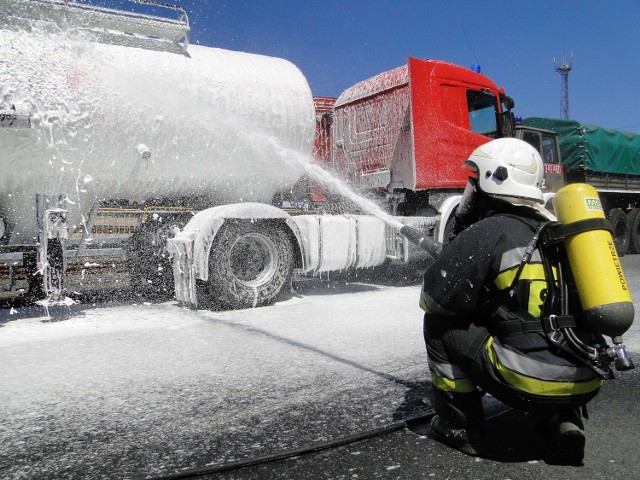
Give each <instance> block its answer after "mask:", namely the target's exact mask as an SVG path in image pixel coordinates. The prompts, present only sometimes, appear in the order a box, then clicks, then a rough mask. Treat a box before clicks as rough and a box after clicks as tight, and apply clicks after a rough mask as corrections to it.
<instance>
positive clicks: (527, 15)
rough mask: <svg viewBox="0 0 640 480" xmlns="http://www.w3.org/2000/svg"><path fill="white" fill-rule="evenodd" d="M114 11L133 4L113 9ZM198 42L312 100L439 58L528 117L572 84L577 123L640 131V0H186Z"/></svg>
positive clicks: (550, 107) (554, 112)
mask: <svg viewBox="0 0 640 480" xmlns="http://www.w3.org/2000/svg"><path fill="white" fill-rule="evenodd" d="M102 3H103V4H107V5H126V8H129V9H135V8H136V7H135V6H134V4H131V3H129V2H126V1H125V0H103V2H102ZM173 3H175V4H178V5H180V6H182V7H183V8H184V9H185V10H186V11H187V12H188V14H189V18H190V22H191V27H192V32H191V42H192V43H198V44H201V45H207V46H213V47H219V48H226V49H230V50H239V51H245V52H251V53H259V54H264V55H271V56H277V57H282V58H286V59H288V60H290V61H291V62H293V63H294V64H296V65H297V66H298V67H299V68H300V69H301V70H302V72H303V73H304V74H305V76H306V77H307V80H308V81H309V84H310V85H311V89H312V91H313V94H314V95H326V96H338V95H339V94H340V93H341V92H342V91H343V90H345V89H346V88H347V87H349V86H351V85H353V84H354V83H356V82H358V81H360V80H364V79H366V78H368V77H371V76H373V75H375V74H377V73H380V72H383V71H385V70H389V69H392V68H395V67H397V66H399V65H402V64H403V63H405V62H406V57H407V56H414V57H418V58H437V59H441V60H446V61H449V62H452V63H457V64H460V65H463V66H470V65H472V64H474V63H479V64H480V65H481V66H482V73H484V74H485V75H487V76H489V77H491V78H492V79H493V80H494V81H495V82H496V83H497V84H499V85H501V86H503V87H504V88H505V89H506V91H507V94H509V95H511V96H512V97H513V98H514V99H515V101H516V108H515V112H516V114H518V115H521V116H523V117H530V116H543V117H553V118H558V117H560V97H561V79H560V75H559V74H558V73H556V72H555V70H554V64H553V59H554V57H555V58H556V61H557V62H558V63H560V62H561V61H562V58H563V55H564V58H565V60H566V61H567V62H568V61H569V60H570V54H571V52H573V55H574V58H573V61H572V66H573V69H572V71H571V73H570V75H569V116H570V118H572V119H574V120H578V121H581V122H584V123H590V124H597V125H601V126H603V127H608V128H619V129H622V130H626V131H632V132H636V133H640V93H639V88H638V87H639V86H640V81H639V79H640V57H639V56H638V54H637V52H638V47H640V1H638V0H625V1H611V2H602V1H590V0H582V1H563V0H556V1H547V0H543V1H531V0H530V1H515V0H514V1H498V0H484V1H482V0H477V1H470V0H459V1H456V0H449V1H433V0H422V1H419V0H395V1H391V0H388V1H387V0H370V1H365V0H322V1H317V0H298V1H295V0H271V1H248V0H246V1H243V0H226V1H219V0H210V1H206V0H184V1H179V0H176V1H173Z"/></svg>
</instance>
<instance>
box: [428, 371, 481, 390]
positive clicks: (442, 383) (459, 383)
mask: <svg viewBox="0 0 640 480" xmlns="http://www.w3.org/2000/svg"><path fill="white" fill-rule="evenodd" d="M431 383H432V384H433V386H434V387H436V388H437V389H438V390H442V391H444V392H454V393H470V392H473V391H475V389H476V387H475V385H474V384H473V383H471V380H469V379H468V378H458V379H455V380H453V379H451V378H445V377H441V376H439V375H437V374H436V373H434V372H433V371H432V372H431Z"/></svg>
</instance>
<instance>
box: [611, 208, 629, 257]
mask: <svg viewBox="0 0 640 480" xmlns="http://www.w3.org/2000/svg"><path fill="white" fill-rule="evenodd" d="M609 222H611V229H612V230H613V241H614V243H615V245H616V250H617V251H618V255H620V256H621V257H622V256H623V255H625V254H626V253H627V251H628V250H629V239H630V230H629V228H628V225H627V216H626V215H625V213H624V211H623V210H622V209H621V208H612V209H611V210H609Z"/></svg>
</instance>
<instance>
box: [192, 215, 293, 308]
mask: <svg viewBox="0 0 640 480" xmlns="http://www.w3.org/2000/svg"><path fill="white" fill-rule="evenodd" d="M292 273H293V246H292V243H291V239H290V237H289V235H288V234H287V231H286V229H285V227H284V226H283V225H278V224H275V223H273V222H260V221H251V222H249V221H227V222H225V223H224V225H223V226H222V227H220V230H219V231H218V233H217V235H216V238H215V239H214V241H213V244H212V245H211V253H210V255H209V280H208V282H207V283H206V284H204V285H202V284H201V285H199V287H200V288H199V289H198V291H199V298H198V305H199V306H200V305H202V306H204V307H206V308H211V309H213V310H235V309H241V308H252V307H258V306H263V305H268V304H270V303H273V302H274V301H275V300H277V299H278V298H279V297H280V296H281V295H282V294H283V293H284V292H283V291H284V290H285V289H286V287H287V286H288V285H290V284H291V276H292Z"/></svg>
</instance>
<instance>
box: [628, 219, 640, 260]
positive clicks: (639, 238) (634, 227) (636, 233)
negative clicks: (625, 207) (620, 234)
mask: <svg viewBox="0 0 640 480" xmlns="http://www.w3.org/2000/svg"><path fill="white" fill-rule="evenodd" d="M627 226H628V228H629V253H640V209H638V208H634V209H633V210H631V211H630V212H629V213H627Z"/></svg>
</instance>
